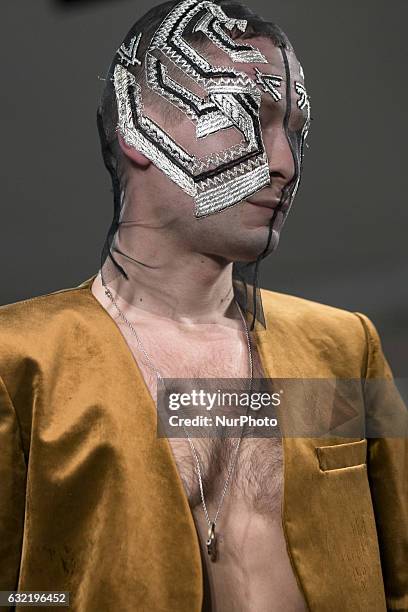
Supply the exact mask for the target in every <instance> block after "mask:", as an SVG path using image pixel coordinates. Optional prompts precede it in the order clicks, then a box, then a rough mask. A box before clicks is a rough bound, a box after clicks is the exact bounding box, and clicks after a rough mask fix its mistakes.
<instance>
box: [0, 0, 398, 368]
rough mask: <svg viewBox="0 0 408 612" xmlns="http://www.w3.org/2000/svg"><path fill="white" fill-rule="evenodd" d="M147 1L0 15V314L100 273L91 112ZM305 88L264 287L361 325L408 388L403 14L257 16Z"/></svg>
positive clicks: (307, 6)
mask: <svg viewBox="0 0 408 612" xmlns="http://www.w3.org/2000/svg"><path fill="white" fill-rule="evenodd" d="M151 5H152V3H150V2H148V1H147V0H143V1H138V2H136V1H135V0H121V1H118V0H116V1H108V0H105V1H103V2H96V1H93V2H79V1H77V2H65V3H64V2H62V1H60V2H59V3H58V2H52V1H51V0H35V1H33V0H14V1H11V0H9V1H8V2H7V3H6V2H3V4H2V26H1V45H2V47H3V48H2V96H1V113H0V117H1V135H2V149H3V163H2V165H1V173H2V176H1V185H2V191H3V193H2V215H1V234H0V240H1V242H0V244H1V247H0V248H1V258H2V259H1V260H2V283H1V288H0V303H1V304H5V303H10V302H15V301H18V300H20V299H24V298H27V297H31V296H35V295H40V294H43V293H47V292H50V291H54V290H57V289H62V288H65V287H70V286H75V285H77V284H79V283H80V282H82V281H83V280H84V279H85V278H88V277H89V276H91V275H92V274H93V273H95V272H96V271H97V269H98V263H99V254H100V249H101V247H102V243H103V240H104V237H105V234H106V231H107V229H108V227H109V224H110V221H111V215H112V199H111V193H110V181H109V177H108V174H107V172H106V171H105V169H104V167H103V163H102V160H101V157H100V152H99V142H98V137H97V130H96V125H95V111H96V106H97V101H98V97H99V94H100V91H101V88H102V81H100V80H99V79H98V76H103V75H104V74H105V72H106V70H107V68H108V65H109V63H110V60H111V57H112V55H113V53H114V51H115V50H116V48H117V47H118V45H119V44H120V42H121V39H122V37H123V36H124V35H125V33H126V32H127V31H128V29H129V27H130V25H131V24H132V23H133V22H134V21H136V19H138V18H139V17H140V16H141V15H142V14H143V13H144V12H145V11H146V10H147V9H148V8H149V7H150V6H151ZM250 5H251V6H252V7H253V8H254V9H255V10H257V11H258V12H259V13H260V14H261V15H263V16H264V17H265V18H268V19H271V20H273V21H276V22H277V23H279V25H280V26H281V27H282V28H283V29H284V30H285V31H286V33H287V34H288V36H289V38H290V39H291V41H292V43H293V44H294V46H295V49H296V52H297V55H298V57H299V59H300V60H301V62H302V64H303V67H304V69H305V73H306V84H307V87H308V91H309V92H310V94H311V98H312V116H313V118H314V121H313V125H312V131H311V134H310V137H309V146H310V148H309V150H308V151H306V160H305V171H304V175H303V180H302V186H301V189H300V192H299V193H298V195H297V197H296V200H295V204H294V206H293V209H292V211H291V214H290V215H289V218H288V220H287V222H286V226H285V229H284V231H283V234H282V238H281V243H280V246H279V249H278V251H277V252H276V253H275V254H274V255H272V256H271V257H270V258H269V259H268V260H267V261H266V262H265V264H264V265H263V276H262V284H263V286H265V287H267V288H269V289H273V290H276V291H282V292H285V293H291V294H295V295H299V296H302V297H305V298H308V299H312V300H316V301H319V302H323V303H326V304H332V305H335V306H338V307H341V308H346V309H349V310H358V311H360V312H364V313H366V314H367V315H368V316H370V317H371V319H372V320H373V321H374V323H375V324H376V326H377V328H378V330H379V332H380V334H381V337H382V340H383V345H384V349H385V353H386V355H387V357H388V359H389V361H390V363H391V365H392V368H393V370H394V374H395V375H396V376H399V377H403V376H407V371H406V370H407V368H406V358H407V354H408V282H407V279H408V274H407V273H408V264H407V248H406V234H407V225H408V223H407V222H408V207H407V203H406V184H405V183H406V178H407V170H406V168H405V164H406V155H405V154H404V153H405V149H406V142H407V122H406V105H407V99H408V88H407V81H406V55H407V48H406V47H407V44H406V23H407V18H408V3H407V2H406V0H392V1H391V2H389V1H388V0H387V1H386V0H375V1H373V0H359V1H358V2H356V1H355V0H343V1H342V2H339V1H338V0H324V1H323V0H307V1H305V0H274V1H273V2H266V1H262V0H252V1H251V2H250Z"/></svg>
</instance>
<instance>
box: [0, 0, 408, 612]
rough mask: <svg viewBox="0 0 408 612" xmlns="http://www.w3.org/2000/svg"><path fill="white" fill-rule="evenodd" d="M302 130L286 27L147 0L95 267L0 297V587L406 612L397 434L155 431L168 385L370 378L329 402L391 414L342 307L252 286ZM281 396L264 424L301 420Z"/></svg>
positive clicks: (128, 55) (142, 605)
mask: <svg viewBox="0 0 408 612" xmlns="http://www.w3.org/2000/svg"><path fill="white" fill-rule="evenodd" d="M309 123H310V106H309V98H308V95H307V93H306V89H305V83H304V75H303V70H302V68H301V66H300V64H299V62H298V60H297V58H296V55H295V53H294V51H293V49H292V47H291V45H290V43H289V41H288V40H287V37H286V36H285V35H284V34H283V32H282V31H281V30H280V29H279V28H278V27H277V26H275V25H274V24H266V23H265V22H263V21H262V20H260V18H258V17H256V16H254V15H253V14H252V13H251V12H250V11H249V10H247V9H245V7H243V6H242V5H240V4H237V3H231V2H222V3H221V4H215V3H211V2H207V1H204V2H200V1H199V0H184V1H183V2H181V3H173V2H170V3H166V4H165V5H160V6H159V7H155V8H154V9H152V11H150V13H148V14H147V15H146V16H145V17H143V18H142V19H141V20H140V21H139V22H137V23H136V24H135V26H133V27H132V29H131V30H130V32H129V34H128V35H127V36H126V37H125V40H124V42H123V44H122V45H121V46H120V47H119V49H118V52H117V54H116V55H115V58H114V60H113V62H112V65H111V67H110V69H109V72H108V78H107V81H106V89H105V91H104V94H103V97H102V101H101V106H100V108H99V110H98V126H99V130H100V135H101V140H102V150H103V155H104V160H105V164H106V166H107V168H108V170H109V172H110V173H111V176H112V180H113V189H114V199H115V210H114V219H113V222H112V226H111V228H110V231H109V233H108V237H107V240H106V243H105V247H104V249H103V254H102V262H101V269H100V271H99V274H95V275H94V276H92V277H91V278H90V279H88V280H86V281H84V282H83V283H82V284H81V285H79V287H75V288H70V289H64V290H60V291H57V292H55V293H52V294H49V295H46V296H39V297H37V298H34V299H32V300H26V301H24V302H19V303H16V304H12V305H8V306H4V307H2V308H1V310H0V313H1V314H0V333H1V342H0V365H1V371H0V374H1V395H0V436H1V441H0V444H1V446H0V448H1V461H0V476H1V480H0V482H1V497H0V533H1V536H2V537H1V538H0V542H1V543H0V587H1V589H3V590H6V589H7V590H13V589H14V590H18V591H28V590H43V591H47V590H49V591H56V590H62V591H69V592H70V606H71V608H72V609H73V610H75V611H80V612H85V611H86V612H93V611H95V612H96V611H97V610H98V611H99V610H106V611H110V610H123V611H129V612H130V611H133V610H137V611H139V610H140V611H156V610H157V611H159V610H160V611H166V612H170V611H178V612H179V611H183V612H184V611H185V612H193V611H197V612H198V611H200V610H216V611H222V612H229V611H234V612H235V611H237V612H238V611H250V612H252V611H253V612H266V611H268V612H272V611H274V612H275V611H276V612H281V611H283V610H285V611H293V612H297V611H301V610H312V611H316V612H326V611H330V612H332V611H337V610H339V611H340V610H353V611H357V610H358V611H366V610H370V611H375V612H377V611H378V612H380V611H385V610H399V611H401V610H407V609H408V570H407V567H408V506H407V501H408V500H407V490H406V478H407V471H406V468H407V457H408V453H407V442H406V437H404V435H406V431H405V432H404V431H400V434H401V437H397V436H395V435H393V436H389V437H385V436H377V437H369V436H368V435H367V437H365V436H364V435H357V436H353V435H352V436H350V437H349V438H348V439H345V438H344V437H343V438H342V437H341V435H339V434H338V431H339V430H336V424H338V423H339V422H340V421H341V418H340V417H341V415H340V414H339V412H338V411H337V412H336V411H335V412H334V413H333V414H330V418H331V421H330V427H328V428H327V432H330V433H331V436H330V438H323V437H320V436H319V435H317V434H315V435H309V436H302V435H301V434H299V432H298V431H297V432H295V433H297V435H293V431H292V435H288V437H286V436H284V437H282V438H279V437H272V438H270V437H265V438H259V437H258V438H256V437H252V438H251V437H244V438H242V436H241V437H239V438H236V437H234V438H233V439H222V440H220V439H218V440H217V439H194V440H192V439H191V438H190V437H188V436H187V437H184V438H168V439H167V438H165V437H164V438H163V437H162V438H160V437H158V436H157V411H156V403H155V402H156V399H157V388H158V387H157V383H159V384H160V383H161V382H162V381H164V382H165V380H167V379H169V378H173V379H176V378H184V379H203V378H216V379H248V378H249V380H250V381H252V380H253V379H257V378H263V377H264V378H268V379H286V380H289V381H290V380H295V381H296V380H299V381H301V383H302V385H303V384H306V382H307V381H310V380H313V379H344V380H353V379H354V380H355V379H357V380H359V381H361V379H374V380H379V381H381V382H383V383H388V384H382V385H380V386H379V388H377V390H376V393H375V394H374V393H371V394H370V393H369V388H368V387H366V386H362V384H360V383H359V385H358V392H357V395H356V396H355V397H354V396H353V401H352V409H354V408H356V409H357V410H359V409H360V408H361V407H362V408H363V412H365V411H367V413H369V412H370V411H372V412H373V414H374V416H376V417H378V418H380V419H381V417H382V415H383V413H384V411H385V412H386V411H387V409H389V408H390V406H391V408H392V414H393V416H394V415H395V413H396V414H397V416H399V417H401V418H400V422H402V423H404V420H403V419H404V416H405V408H404V406H403V405H402V403H401V402H400V399H399V396H398V394H397V393H396V392H394V389H395V388H394V386H393V385H392V374H391V371H390V369H389V366H388V363H387V361H386V359H385V357H384V355H383V352H382V349H381V343H380V339H379V337H378V334H377V331H376V329H375V327H374V325H373V324H372V322H371V321H370V320H369V319H368V318H367V317H366V316H365V315H362V314H358V313H350V312H347V311H343V310H339V309H336V308H332V307H329V306H324V305H321V304H317V303H313V302H310V301H307V300H302V299H300V298H295V297H292V296H287V295H283V294H278V293H276V292H272V291H266V290H264V289H259V287H258V285H257V273H258V268H259V264H260V262H261V260H262V259H264V258H265V256H266V255H268V254H270V253H271V252H273V251H274V250H275V249H276V247H277V244H278V241H279V235H280V230H281V228H282V226H283V223H284V221H285V219H286V217H287V214H288V212H289V209H290V207H291V204H292V202H293V198H294V196H295V193H296V190H297V189H298V186H299V182H300V172H301V166H302V158H303V146H304V140H305V137H306V134H307V130H308V127H309ZM302 388H303V387H302ZM295 395H296V397H297V398H298V401H296V402H295V401H292V402H288V401H287V400H285V402H286V403H285V405H284V410H285V413H286V414H284V413H283V411H282V414H281V415H280V416H281V417H282V425H284V424H285V419H286V422H287V419H288V414H289V412H290V409H292V410H295V414H296V417H298V416H299V415H300V414H302V415H303V416H304V415H306V416H308V415H309V414H310V411H311V407H312V406H313V404H312V403H310V402H309V403H308V402H307V401H306V399H310V398H306V397H304V396H303V395H302V393H301V394H300V396H299V392H298V390H297V389H295ZM293 397H294V395H293V394H292V398H293ZM344 397H345V396H344V395H343V396H342V398H343V399H344ZM346 399H347V398H346ZM345 404H347V402H346V401H343V404H342V405H343V406H344V405H345ZM314 407H315V408H321V409H322V410H321V412H322V413H323V416H324V417H325V416H326V415H325V414H324V412H325V409H326V408H327V406H326V405H325V404H324V402H322V391H319V395H318V396H317V400H316V401H315V405H314ZM346 408H347V409H348V410H349V405H348V404H347V406H346ZM317 414H318V413H317V412H316V421H317V420H319V419H320V417H319V418H318V417H317ZM319 414H320V413H319ZM347 414H348V415H350V410H349V412H348V413H347ZM351 414H353V410H351ZM323 420H324V419H323ZM349 420H351V419H349ZM319 423H320V420H319ZM325 433H326V431H325ZM394 433H395V432H394ZM16 609H17V610H18V609H20V606H19V605H17V606H16Z"/></svg>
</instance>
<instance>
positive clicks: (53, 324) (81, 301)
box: [0, 279, 91, 365]
mask: <svg viewBox="0 0 408 612" xmlns="http://www.w3.org/2000/svg"><path fill="white" fill-rule="evenodd" d="M90 281H91V279H88V280H87V281H84V282H83V283H81V284H80V285H78V286H76V287H67V288H63V289H58V290H56V291H53V292H51V293H47V294H43V295H38V296H35V297H32V298H29V299H27V300H20V301H18V302H14V303H11V304H5V305H2V306H0V364H1V365H4V364H5V363H9V362H10V361H12V360H13V358H21V357H23V358H24V357H30V355H31V354H35V353H36V352H40V351H41V350H42V349H43V347H45V346H46V345H47V344H48V343H49V339H50V337H51V336H55V335H56V334H58V333H60V332H61V331H62V330H65V332H66V333H70V331H72V327H73V326H75V321H78V319H79V318H80V317H81V311H83V308H84V305H85V304H86V293H87V292H86V287H87V286H89V283H90Z"/></svg>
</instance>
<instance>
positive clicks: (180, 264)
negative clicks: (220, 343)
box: [102, 227, 240, 324]
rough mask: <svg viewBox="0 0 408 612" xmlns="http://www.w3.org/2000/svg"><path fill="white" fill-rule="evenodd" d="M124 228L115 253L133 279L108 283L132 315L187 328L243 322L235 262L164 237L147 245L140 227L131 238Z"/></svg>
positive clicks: (128, 230)
mask: <svg viewBox="0 0 408 612" xmlns="http://www.w3.org/2000/svg"><path fill="white" fill-rule="evenodd" d="M126 229H127V231H126V232H125V236H124V235H123V229H122V230H121V232H119V234H118V240H117V241H116V242H115V247H114V248H113V249H112V252H113V255H114V257H115V259H116V261H117V262H118V263H119V264H120V265H122V266H123V268H124V269H125V271H126V273H127V275H128V277H129V280H126V278H123V277H122V276H121V275H120V274H119V276H117V277H116V278H115V281H114V282H113V283H112V284H110V283H109V281H108V280H106V283H107V284H108V285H109V286H110V287H111V289H112V290H113V291H114V292H115V293H116V294H117V295H118V296H119V297H120V298H121V306H122V307H123V308H124V309H125V310H126V311H127V312H128V314H129V315H132V316H135V315H136V314H139V315H142V316H143V315H146V316H148V315H149V316H150V315H154V316H155V317H163V318H169V319H172V320H175V321H177V322H179V323H185V324H194V323H222V322H224V323H225V322H226V321H227V320H231V319H233V320H237V319H240V315H239V312H238V309H237V307H236V305H235V303H234V291H233V284H232V265H233V264H232V263H231V262H227V261H225V260H220V259H219V258H215V257H212V256H208V255H204V254H202V253H198V252H192V251H191V250H183V249H182V248H181V247H180V245H179V244H174V243H172V241H171V240H167V239H163V240H162V237H161V236H160V232H159V239H158V240H156V241H155V242H153V241H152V240H151V239H150V240H144V239H143V232H141V228H140V227H137V228H136V231H135V237H134V239H132V235H131V234H132V231H131V228H130V227H128V228H126ZM136 234H137V237H136ZM150 238H151V236H150ZM132 244H133V245H134V244H138V249H137V251H138V253H135V252H134V251H135V249H134V248H133V249H130V248H129V246H130V245H132ZM123 253H126V254H128V255H131V259H130V258H129V257H126V256H124V255H123ZM112 265H113V264H112ZM102 273H103V270H102ZM104 279H105V275H104Z"/></svg>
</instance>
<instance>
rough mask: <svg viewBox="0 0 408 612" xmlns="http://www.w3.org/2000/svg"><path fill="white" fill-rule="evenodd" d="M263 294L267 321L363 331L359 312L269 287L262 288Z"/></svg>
mask: <svg viewBox="0 0 408 612" xmlns="http://www.w3.org/2000/svg"><path fill="white" fill-rule="evenodd" d="M261 295H262V304H263V309H264V314H265V318H266V320H267V322H268V321H271V322H273V323H276V322H277V320H279V321H281V322H282V323H286V324H292V325H312V327H314V326H316V325H317V326H318V327H319V329H322V327H324V328H326V327H328V328H330V329H336V328H338V331H342V332H344V330H346V332H347V329H349V330H351V328H354V330H355V329H356V328H358V329H361V331H362V332H363V327H362V323H361V321H360V319H359V317H358V315H357V313H355V312H352V311H350V310H346V309H343V308H337V307H336V306H330V305H328V304H323V303H320V302H315V301H313V300H308V299H305V298H302V297H299V296H296V295H289V294H287V293H279V292H277V291H270V290H269V289H261ZM363 334H364V332H363Z"/></svg>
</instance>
